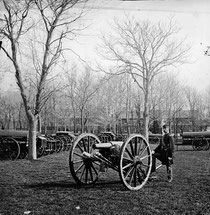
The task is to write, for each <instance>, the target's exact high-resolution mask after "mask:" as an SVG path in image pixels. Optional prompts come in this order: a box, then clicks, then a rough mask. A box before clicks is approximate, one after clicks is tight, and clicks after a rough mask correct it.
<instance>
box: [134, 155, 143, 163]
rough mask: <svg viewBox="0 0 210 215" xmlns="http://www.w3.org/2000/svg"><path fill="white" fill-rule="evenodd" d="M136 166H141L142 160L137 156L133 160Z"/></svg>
mask: <svg viewBox="0 0 210 215" xmlns="http://www.w3.org/2000/svg"><path fill="white" fill-rule="evenodd" d="M133 162H134V165H137V164H141V163H142V161H141V158H140V157H139V156H135V157H134V159H133Z"/></svg>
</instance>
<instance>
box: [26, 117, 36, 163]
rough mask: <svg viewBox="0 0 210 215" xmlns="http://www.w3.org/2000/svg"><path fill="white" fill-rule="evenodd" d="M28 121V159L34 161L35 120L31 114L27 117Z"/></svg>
mask: <svg viewBox="0 0 210 215" xmlns="http://www.w3.org/2000/svg"><path fill="white" fill-rule="evenodd" d="M28 117H29V118H28V121H29V137H28V159H29V160H36V159H37V152H36V127H37V118H36V117H35V116H33V115H32V114H30V115H28Z"/></svg>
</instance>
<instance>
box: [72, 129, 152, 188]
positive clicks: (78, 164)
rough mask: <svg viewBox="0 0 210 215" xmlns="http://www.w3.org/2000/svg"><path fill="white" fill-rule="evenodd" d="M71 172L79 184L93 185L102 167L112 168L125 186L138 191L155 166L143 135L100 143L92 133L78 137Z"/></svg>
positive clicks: (73, 149) (74, 144)
mask: <svg viewBox="0 0 210 215" xmlns="http://www.w3.org/2000/svg"><path fill="white" fill-rule="evenodd" d="M69 166H70V172H71V174H72V176H73V178H74V180H75V181H76V182H77V183H78V184H80V185H89V184H94V183H95V182H96V181H97V180H98V178H99V173H100V171H101V168H111V169H113V170H115V171H117V172H118V173H119V177H120V179H121V181H122V183H123V184H124V186H125V187H126V188H127V189H129V190H139V189H141V188H142V187H143V186H144V185H145V184H146V182H147V180H148V178H149V175H150V172H151V167H152V152H151V150H150V146H149V143H148V142H147V141H146V139H145V138H144V137H143V136H142V135H140V134H133V135H131V136H129V137H128V138H127V139H126V140H125V141H108V142H103V143H102V142H101V141H100V139H99V137H98V136H96V135H94V134H91V133H83V134H81V135H79V136H78V137H77V138H76V139H75V141H74V143H73V145H72V147H71V149H70V155H69Z"/></svg>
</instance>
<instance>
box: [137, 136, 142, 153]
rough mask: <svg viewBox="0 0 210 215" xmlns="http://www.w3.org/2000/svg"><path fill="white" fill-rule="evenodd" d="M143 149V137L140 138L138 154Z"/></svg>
mask: <svg viewBox="0 0 210 215" xmlns="http://www.w3.org/2000/svg"><path fill="white" fill-rule="evenodd" d="M141 149H142V139H140V141H139V148H138V152H137V154H138V155H139V153H140V151H141Z"/></svg>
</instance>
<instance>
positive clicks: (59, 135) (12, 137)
mask: <svg viewBox="0 0 210 215" xmlns="http://www.w3.org/2000/svg"><path fill="white" fill-rule="evenodd" d="M97 136H98V138H99V140H100V142H101V143H107V142H110V141H125V140H126V138H127V135H116V134H114V133H113V132H110V131H109V132H101V133H100V134H98V135H97ZM75 139H76V135H75V134H73V133H72V132H68V131H59V132H56V133H55V134H51V135H42V134H39V133H37V138H36V140H37V141H36V143H37V147H36V148H37V157H41V156H43V155H48V154H52V153H58V152H60V151H68V150H69V149H70V148H71V146H72V144H73V142H74V140H75ZM160 141H162V134H151V133H150V134H149V143H150V144H158V143H159V142H160ZM175 145H176V146H177V149H178V146H183V145H191V146H192V149H193V150H199V151H200V150H208V149H209V148H210V131H205V132H183V133H182V134H181V135H179V136H176V137H175ZM27 155H28V131H23V130H0V160H5V159H10V160H15V159H18V158H21V159H23V158H26V157H27Z"/></svg>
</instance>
